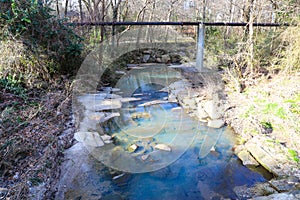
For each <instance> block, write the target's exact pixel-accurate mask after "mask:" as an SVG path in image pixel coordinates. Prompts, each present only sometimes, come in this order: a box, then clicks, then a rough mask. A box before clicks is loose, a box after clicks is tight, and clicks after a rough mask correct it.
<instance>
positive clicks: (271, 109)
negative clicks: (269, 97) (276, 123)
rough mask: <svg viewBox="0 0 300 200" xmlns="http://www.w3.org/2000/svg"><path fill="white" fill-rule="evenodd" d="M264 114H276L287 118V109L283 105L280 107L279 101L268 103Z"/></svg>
mask: <svg viewBox="0 0 300 200" xmlns="http://www.w3.org/2000/svg"><path fill="white" fill-rule="evenodd" d="M263 113H264V114H274V115H275V116H277V117H279V118H281V119H286V111H285V109H284V108H283V107H279V105H278V104H277V103H268V104H266V105H265V108H264V109H263Z"/></svg>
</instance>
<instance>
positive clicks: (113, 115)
mask: <svg viewBox="0 0 300 200" xmlns="http://www.w3.org/2000/svg"><path fill="white" fill-rule="evenodd" d="M114 117H120V113H105V116H104V117H103V118H101V119H100V120H99V122H100V123H103V122H106V121H108V120H110V119H112V118H114Z"/></svg>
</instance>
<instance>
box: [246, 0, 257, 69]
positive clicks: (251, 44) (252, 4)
mask: <svg viewBox="0 0 300 200" xmlns="http://www.w3.org/2000/svg"><path fill="white" fill-rule="evenodd" d="M255 3H256V0H250V8H249V26H248V28H249V35H248V42H247V43H248V62H247V67H248V69H249V70H250V73H251V74H253V73H254V65H253V62H254V41H253V32H254V30H253V22H254V9H255Z"/></svg>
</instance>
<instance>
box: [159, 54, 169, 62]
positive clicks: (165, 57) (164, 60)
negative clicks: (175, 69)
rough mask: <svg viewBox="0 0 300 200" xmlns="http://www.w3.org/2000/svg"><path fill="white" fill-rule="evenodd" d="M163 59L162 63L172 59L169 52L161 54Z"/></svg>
mask: <svg viewBox="0 0 300 200" xmlns="http://www.w3.org/2000/svg"><path fill="white" fill-rule="evenodd" d="M161 61H162V63H168V62H170V61H171V58H170V55H168V54H165V55H162V56H161Z"/></svg>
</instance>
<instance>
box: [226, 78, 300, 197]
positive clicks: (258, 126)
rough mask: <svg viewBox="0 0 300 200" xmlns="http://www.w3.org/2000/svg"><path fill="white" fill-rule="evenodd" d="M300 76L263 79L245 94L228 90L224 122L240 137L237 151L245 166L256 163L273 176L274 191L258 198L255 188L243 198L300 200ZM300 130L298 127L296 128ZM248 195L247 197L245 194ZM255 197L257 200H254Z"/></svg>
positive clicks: (268, 183)
mask: <svg viewBox="0 0 300 200" xmlns="http://www.w3.org/2000/svg"><path fill="white" fill-rule="evenodd" d="M299 82H300V78H299V75H294V76H292V77H285V76H280V75H278V76H276V77H274V78H272V79H270V80H262V81H261V82H259V83H258V84H257V85H254V86H251V87H249V88H248V89H247V91H246V92H244V93H238V92H234V91H231V90H230V89H229V88H227V94H228V98H227V105H226V107H227V108H230V109H228V110H227V111H226V113H225V121H226V123H227V124H229V125H230V126H231V127H232V128H233V129H234V131H235V132H236V133H238V134H239V135H240V138H241V139H240V141H241V142H240V144H239V145H237V146H236V147H235V148H234V150H235V153H236V155H237V156H238V157H239V158H240V159H241V160H242V162H243V163H244V164H245V165H246V166H250V168H254V169H255V168H256V166H257V163H259V164H260V165H262V166H263V167H264V168H265V169H267V170H268V171H269V172H271V173H272V174H273V175H274V178H273V179H271V180H270V181H268V182H267V183H266V185H267V186H268V187H271V188H273V189H274V190H275V191H273V192H271V191H269V192H267V193H266V194H264V195H270V194H272V193H276V194H272V195H270V196H267V197H257V196H259V195H257V194H256V193H255V192H254V190H255V189H254V188H248V189H247V190H244V192H242V191H240V195H242V196H247V197H252V198H253V199H264V200H265V199H266V200H268V199H299V190H300V165H299V157H298V155H299V147H300V145H299V140H300V135H299V132H298V133H297V131H296V130H297V129H298V128H299V125H300V124H299V115H298V116H297V112H295V110H297V108H298V109H299V105H300V104H299V103H300V101H299V90H300V84H299ZM297 127H298V128H297ZM246 193H248V194H246ZM254 197H255V198H254Z"/></svg>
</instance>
